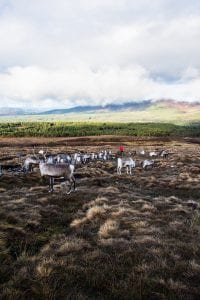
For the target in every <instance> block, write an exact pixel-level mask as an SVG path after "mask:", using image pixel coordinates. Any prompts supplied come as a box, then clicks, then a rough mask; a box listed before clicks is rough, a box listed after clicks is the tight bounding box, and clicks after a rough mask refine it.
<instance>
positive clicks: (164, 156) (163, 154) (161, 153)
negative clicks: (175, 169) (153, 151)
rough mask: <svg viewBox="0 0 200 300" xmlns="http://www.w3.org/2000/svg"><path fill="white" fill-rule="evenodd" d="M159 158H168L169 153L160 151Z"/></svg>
mask: <svg viewBox="0 0 200 300" xmlns="http://www.w3.org/2000/svg"><path fill="white" fill-rule="evenodd" d="M159 155H160V157H162V158H168V155H169V152H168V151H166V150H161V151H160V153H159Z"/></svg>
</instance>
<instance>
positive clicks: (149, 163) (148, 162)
mask: <svg viewBox="0 0 200 300" xmlns="http://www.w3.org/2000/svg"><path fill="white" fill-rule="evenodd" d="M154 164H155V161H154V160H153V159H152V160H148V159H145V160H144V161H143V162H142V167H143V169H144V170H147V168H148V167H151V168H153V166H154Z"/></svg>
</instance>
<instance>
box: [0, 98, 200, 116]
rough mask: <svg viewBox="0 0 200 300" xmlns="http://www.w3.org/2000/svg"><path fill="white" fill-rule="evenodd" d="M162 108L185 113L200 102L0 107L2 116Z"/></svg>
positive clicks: (169, 101)
mask: <svg viewBox="0 0 200 300" xmlns="http://www.w3.org/2000/svg"><path fill="white" fill-rule="evenodd" d="M156 108H160V109H162V110H165V109H166V110H167V109H169V108H170V109H175V110H177V111H179V112H182V113H183V114H184V113H185V112H187V110H188V109H191V108H192V109H195V108H196V109H197V110H200V102H184V101H175V100H157V101H153V100H144V101H140V102H139V101H133V102H127V103H122V104H108V105H105V106H101V105H98V106H97V105H95V106H93V105H91V106H90V105H86V106H75V107H72V108H67V109H59V108H58V109H53V110H44V111H40V112H38V111H34V110H28V109H27V110H26V109H21V108H13V107H0V116H25V115H26V116H28V115H30V116H33V115H59V114H66V115H67V114H73V113H75V114H79V113H88V114H90V113H91V114H92V113H102V114H103V113H105V112H126V111H127V112H128V111H147V110H151V109H156Z"/></svg>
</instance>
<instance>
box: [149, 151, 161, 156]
mask: <svg viewBox="0 0 200 300" xmlns="http://www.w3.org/2000/svg"><path fill="white" fill-rule="evenodd" d="M149 156H150V157H157V156H159V152H156V151H151V152H149Z"/></svg>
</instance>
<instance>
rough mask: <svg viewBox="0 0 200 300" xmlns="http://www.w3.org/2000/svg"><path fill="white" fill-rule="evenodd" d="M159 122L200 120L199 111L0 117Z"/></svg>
mask: <svg viewBox="0 0 200 300" xmlns="http://www.w3.org/2000/svg"><path fill="white" fill-rule="evenodd" d="M108 120H109V122H126V123H127V122H154V123H156V122H161V123H163V122H164V123H173V124H177V125H183V124H188V123H191V122H197V121H199V120H200V109H199V108H197V107H188V108H187V109H186V110H185V111H182V110H177V109H175V108H173V107H168V108H167V107H164V108H162V107H160V106H158V105H157V106H156V105H155V106H153V107H151V108H148V109H146V110H142V111H119V112H106V111H103V112H91V113H68V114H52V115H51V114H50V115H27V116H9V117H8V116H0V122H55V121H62V122H89V123H91V122H107V121H108Z"/></svg>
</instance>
